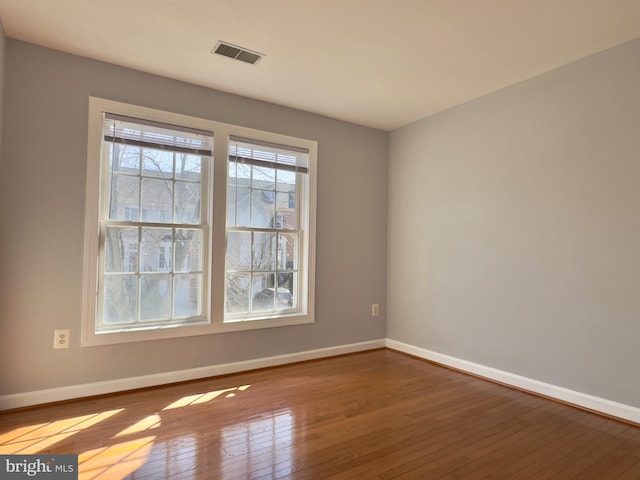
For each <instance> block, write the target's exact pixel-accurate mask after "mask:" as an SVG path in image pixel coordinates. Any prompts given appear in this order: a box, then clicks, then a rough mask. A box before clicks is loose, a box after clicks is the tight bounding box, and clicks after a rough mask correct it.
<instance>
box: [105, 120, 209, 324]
mask: <svg viewBox="0 0 640 480" xmlns="http://www.w3.org/2000/svg"><path fill="white" fill-rule="evenodd" d="M104 134H105V140H104V144H103V157H104V158H105V159H108V178H107V179H106V180H107V181H108V189H107V190H106V193H108V198H105V205H104V207H103V208H104V210H105V213H106V215H105V217H106V218H105V219H104V221H103V227H104V263H103V282H102V296H101V298H102V315H101V322H100V325H101V327H102V328H107V329H108V328H111V327H112V326H115V325H132V324H141V323H150V324H152V323H158V322H161V323H166V322H170V321H173V320H178V319H185V318H190V317H200V316H201V315H202V311H203V305H202V302H203V295H202V290H203V254H204V251H203V248H204V243H203V236H204V235H206V227H205V226H204V222H203V221H202V218H201V217H202V214H201V209H200V205H201V202H202V196H203V195H202V170H203V168H202V166H203V162H207V161H209V157H207V156H203V155H200V154H197V153H195V152H196V150H197V149H195V148H193V147H194V143H197V145H196V146H200V142H199V141H197V140H196V139H193V138H189V136H188V135H185V132H182V131H173V130H170V129H168V128H161V127H158V126H150V125H147V124H142V123H141V124H137V123H135V122H134V121H122V120H117V119H113V120H110V121H108V122H105V127H104ZM185 137H186V138H185ZM158 140H160V141H161V142H162V143H160V142H158ZM155 142H158V143H157V144H155ZM165 143H170V144H171V145H165ZM185 145H189V148H186V147H185Z"/></svg>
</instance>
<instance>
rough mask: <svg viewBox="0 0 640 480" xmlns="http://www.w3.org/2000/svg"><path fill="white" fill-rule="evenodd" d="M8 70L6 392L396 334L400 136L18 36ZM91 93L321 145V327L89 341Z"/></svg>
mask: <svg viewBox="0 0 640 480" xmlns="http://www.w3.org/2000/svg"><path fill="white" fill-rule="evenodd" d="M6 67H7V75H6V85H5V87H6V91H7V96H6V97H5V112H4V113H5V124H4V133H5V136H4V138H5V144H4V159H5V162H4V168H3V174H2V177H1V180H0V181H1V184H0V225H1V227H0V228H2V235H0V242H1V244H0V256H1V257H0V279H1V281H2V289H1V290H0V319H1V322H0V329H1V332H2V334H1V335H0V364H1V365H2V368H1V369H0V394H8V393H19V392H27V391H31V390H39V389H47V388H52V387H60V386H65V385H73V384H79V383H85V382H95V381H101V380H108V379H116V378H121V377H129V376H137V375H144V374H152V373H159V372H166V371H174V370H180V369H187V368H192V367H199V366H208V365H215V364H221V363H227V362H235V361H241V360H248V359H254V358H260V357H265V356H271V355H279V354H286V353H293V352H299V351H304V350H309V349H315V348H321V347H329V346H336V345H343V344H349V343H354V342H362V341H367V340H373V339H380V338H384V337H385V316H384V309H382V312H381V315H380V317H377V318H375V319H373V318H372V317H371V303H381V304H382V303H383V302H384V298H385V296H386V291H385V282H386V270H385V263H384V258H385V252H386V224H385V211H386V154H387V135H386V133H384V132H380V131H377V130H373V129H369V128H364V127H360V126H356V125H352V124H348V123H344V122H339V121H336V120H331V119H328V118H325V117H321V116H317V115H312V114H309V113H304V112H300V111H296V110H292V109H288V108H284V107H281V106H276V105H272V104H268V103H263V102H259V101H254V100H250V99H247V98H242V97H237V96H233V95H229V94H224V93H221V92H217V91H213V90H210V89H205V88H201V87H197V86H194V85H190V84H185V83H181V82H177V81H173V80H169V79H166V78H160V77H157V76H152V75H147V74H144V73H140V72H137V71H132V70H128V69H124V68H120V67H116V66H113V65H108V64H105V63H100V62H96V61H92V60H88V59H84V58H80V57H76V56H71V55H67V54H63V53H60V52H56V51H53V50H48V49H45V48H41V47H37V46H34V45H29V44H26V43H22V42H18V41H15V40H12V39H8V40H7V50H6ZM221 74H223V73H221ZM90 95H93V96H98V97H104V98H109V99H112V100H117V101H124V102H130V103H135V104H140V105H144V106H148V107H153V108H158V109H164V110H169V111H173V112H178V113H185V114H190V115H195V116H200V117H204V118H210V119H213V120H218V121H223V122H227V123H232V124H237V125H243V126H247V127H252V128H258V129H262V130H268V131H272V132H277V133H282V134H286V135H293V136H298V137H303V138H309V139H313V140H317V141H318V150H319V157H318V223H317V230H318V234H317V257H316V258H317V269H316V279H317V281H316V323H315V324H312V325H299V326H292V327H281V328H272V329H263V330H253V331H246V332H237V333H225V334H220V335H207V336H198V337H188V338H180V339H173V340H162V341H152V342H143V343H130V344H124V345H112V346H103V347H88V348H81V347H80V346H79V337H80V309H81V295H82V285H81V282H82V241H83V215H84V189H85V163H86V145H87V108H88V97H89V96H90ZM60 328H70V329H71V336H72V341H71V348H70V349H68V350H53V348H52V345H53V331H54V329H60Z"/></svg>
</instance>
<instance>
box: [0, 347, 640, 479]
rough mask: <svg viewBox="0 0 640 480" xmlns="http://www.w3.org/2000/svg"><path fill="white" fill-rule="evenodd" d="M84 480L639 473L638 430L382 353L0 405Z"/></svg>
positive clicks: (3, 436) (11, 436)
mask: <svg viewBox="0 0 640 480" xmlns="http://www.w3.org/2000/svg"><path fill="white" fill-rule="evenodd" d="M2 453H13V454H16V453H74V454H79V455H80V472H81V474H80V478H81V479H83V480H89V479H90V480H105V479H117V480H123V479H129V480H162V479H171V480H176V479H177V480H182V479H185V480H186V479H189V480H212V479H223V480H231V479H247V478H249V479H259V480H266V479H296V480H311V479H313V480H315V479H326V478H328V479H335V480H357V479H372V480H373V479H375V480H401V479H404V480H408V479H410V480H413V479H417V478H427V479H429V480H436V479H440V480H453V479H466V480H474V479H485V480H486V479H501V480H524V479H538V480H541V479H551V478H555V479H565V478H581V479H582V478H584V479H591V478H594V479H595V478H598V479H599V478H602V479H612V480H613V479H620V480H629V479H634V480H635V479H638V478H640V428H637V427H634V426H631V425H627V424H624V423H622V422H618V421H616V420H612V419H608V418H604V417H601V416H597V415H595V414H592V413H588V412H584V411H582V410H578V409H575V408H572V407H570V406H567V405H563V404H561V403H557V402H553V401H550V400H546V399H543V398H539V397H536V396H533V395H529V394H527V393H523V392H520V391H517V390H514V389H510V388H507V387H505V386H501V385H497V384H494V383H491V382H488V381H485V380H482V379H478V378H475V377H473V376H469V375H465V374H462V373H460V372H456V371H452V370H449V369H446V368H443V367H441V366H437V365H434V364H431V363H427V362H424V361H421V360H418V359H415V358H411V357H409V356H406V355H403V354H400V353H398V352H394V351H391V350H386V349H381V350H376V351H370V352H362V353H359V354H353V355H346V356H341V357H334V358H329V359H323V360H317V361H311V362H304V363H300V364H294V365H287V366H282V367H275V368H270V369H264V370H258V371H252V372H245V373H241V374H236V375H229V376H224V377H217V378H209V379H203V380H198V381H193V382H186V383H183V384H176V385H167V386H164V387H158V388H153V389H145V390H140V391H133V392H123V393H120V394H116V395H109V396H104V397H96V398H90V399H84V400H78V401H73V402H65V403H60V404H55V405H48V406H42V407H37V408H30V409H24V410H17V411H13V412H3V413H0V454H2Z"/></svg>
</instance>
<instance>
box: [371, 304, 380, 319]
mask: <svg viewBox="0 0 640 480" xmlns="http://www.w3.org/2000/svg"><path fill="white" fill-rule="evenodd" d="M378 315H380V308H379V307H378V304H377V303H372V304H371V316H372V317H377V316H378Z"/></svg>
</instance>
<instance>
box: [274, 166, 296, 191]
mask: <svg viewBox="0 0 640 480" xmlns="http://www.w3.org/2000/svg"><path fill="white" fill-rule="evenodd" d="M277 190H278V191H279V192H295V191H296V173H295V172H289V171H287V170H278V184H277Z"/></svg>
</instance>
